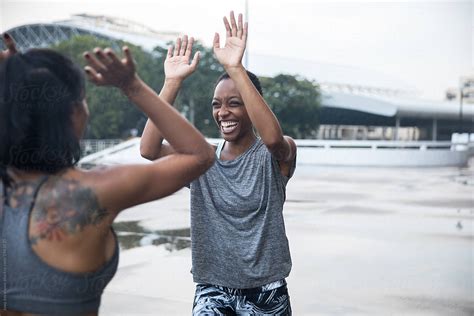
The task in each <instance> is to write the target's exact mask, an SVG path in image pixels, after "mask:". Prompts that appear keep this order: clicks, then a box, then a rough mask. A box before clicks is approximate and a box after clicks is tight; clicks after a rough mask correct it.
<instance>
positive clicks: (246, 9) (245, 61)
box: [244, 0, 249, 69]
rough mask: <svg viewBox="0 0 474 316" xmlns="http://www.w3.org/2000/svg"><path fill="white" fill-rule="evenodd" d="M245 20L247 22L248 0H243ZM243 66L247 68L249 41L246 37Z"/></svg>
mask: <svg viewBox="0 0 474 316" xmlns="http://www.w3.org/2000/svg"><path fill="white" fill-rule="evenodd" d="M245 20H247V22H248V21H249V1H248V0H245ZM244 67H245V69H248V67H249V41H248V38H247V48H246V51H245V56H244Z"/></svg>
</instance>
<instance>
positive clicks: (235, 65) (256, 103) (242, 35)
mask: <svg viewBox="0 0 474 316" xmlns="http://www.w3.org/2000/svg"><path fill="white" fill-rule="evenodd" d="M242 19H243V18H242V14H239V17H238V25H237V22H236V20H235V17H234V13H233V12H231V13H230V23H229V21H228V20H227V17H224V25H225V28H226V41H225V46H224V47H222V48H221V47H220V44H219V34H218V33H216V34H215V36H214V53H215V55H216V57H217V59H218V61H219V62H220V63H221V64H222V66H224V69H225V70H226V72H227V73H228V74H229V76H230V78H231V79H232V80H233V81H234V83H235V85H236V87H237V89H238V90H239V93H240V95H241V96H242V99H243V101H244V103H245V108H246V109H247V113H248V115H249V117H250V120H251V121H252V124H253V125H254V126H255V128H256V129H257V131H258V133H259V135H260V137H261V138H262V141H263V142H264V143H265V145H266V146H267V148H268V150H269V151H270V152H271V153H272V155H273V156H274V157H275V158H276V159H277V160H278V161H280V162H283V163H285V162H288V163H291V162H292V161H293V159H294V158H295V156H296V145H295V142H294V141H293V139H292V138H291V137H289V136H284V135H283V132H282V129H281V127H280V123H279V122H278V120H277V118H276V117H275V115H274V114H273V112H272V110H271V109H270V107H269V106H268V105H267V103H266V102H265V100H264V99H263V97H262V96H261V95H260V93H259V92H258V91H257V89H256V88H255V87H254V85H253V84H252V82H251V81H250V78H249V77H248V75H247V73H246V71H245V68H244V66H243V65H242V57H243V55H244V51H245V47H246V42H247V32H248V25H247V23H245V24H243V21H242Z"/></svg>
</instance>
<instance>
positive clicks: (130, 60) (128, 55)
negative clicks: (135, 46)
mask: <svg viewBox="0 0 474 316" xmlns="http://www.w3.org/2000/svg"><path fill="white" fill-rule="evenodd" d="M122 50H123V53H124V55H125V64H127V65H132V66H135V62H134V61H133V56H132V52H131V51H130V48H128V46H124V47H122Z"/></svg>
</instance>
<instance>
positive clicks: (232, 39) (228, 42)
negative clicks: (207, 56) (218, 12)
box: [213, 11, 248, 68]
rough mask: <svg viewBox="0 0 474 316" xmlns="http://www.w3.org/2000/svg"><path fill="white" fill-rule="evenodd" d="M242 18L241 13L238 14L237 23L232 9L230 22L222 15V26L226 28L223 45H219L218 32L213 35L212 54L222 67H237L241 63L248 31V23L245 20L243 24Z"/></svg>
mask: <svg viewBox="0 0 474 316" xmlns="http://www.w3.org/2000/svg"><path fill="white" fill-rule="evenodd" d="M242 19H243V18H242V14H239V17H238V24H237V23H236V21H235V16H234V11H231V12H230V24H229V21H228V20H227V17H224V26H225V29H226V39H225V45H224V47H222V48H221V47H220V43H219V33H216V34H215V35H214V43H213V46H214V54H215V55H216V58H217V60H218V61H219V63H220V64H221V65H222V66H224V68H233V67H239V66H241V65H242V57H243V56H244V52H245V46H246V43H247V32H248V24H247V22H245V24H244V23H243V21H242Z"/></svg>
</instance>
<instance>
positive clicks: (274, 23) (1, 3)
mask: <svg viewBox="0 0 474 316" xmlns="http://www.w3.org/2000/svg"><path fill="white" fill-rule="evenodd" d="M231 9H233V10H234V11H236V12H243V13H244V12H245V0H225V1H223V0H200V1H199V0H181V1H177V0H175V1H162V0H154V1H153V0H136V1H130V0H114V1H113V0H95V1H92V0H61V1H59V0H50V1H42V0H29V1H24V0H16V1H12V0H0V31H1V32H3V31H5V30H8V29H10V28H12V27H15V26H19V25H22V24H27V23H37V22H52V21H57V20H63V19H67V18H68V17H69V16H70V15H71V14H78V13H88V14H97V15H102V14H103V15H109V16H113V17H121V18H126V19H129V20H133V21H136V22H139V23H142V24H145V25H147V26H150V27H151V28H153V29H156V30H158V31H177V32H182V33H187V34H190V35H193V36H194V37H196V38H198V39H200V40H201V41H202V42H204V44H207V45H210V44H211V42H212V38H213V35H214V32H220V33H221V34H223V33H224V27H223V23H222V17H223V16H224V15H225V14H226V13H228V12H229V11H230V10H231ZM248 13H249V14H248V16H247V20H248V21H249V39H248V50H249V58H250V60H252V54H259V55H263V56H264V55H269V56H279V57H284V58H292V59H299V60H301V62H303V63H304V62H305V61H314V62H318V63H327V64H333V65H343V66H349V67H356V68H359V69H365V70H367V71H374V72H377V73H382V74H384V75H386V76H388V77H391V78H395V79H397V80H399V81H401V82H403V83H405V84H406V85H407V86H409V87H412V88H413V89H415V90H417V91H418V92H419V96H420V97H422V98H426V99H435V100H441V99H443V98H444V95H445V91H446V89H447V88H456V87H458V86H459V80H460V77H461V76H467V75H474V19H473V18H474V0H451V1H447V0H446V1H424V0H423V1H416V0H415V1H409V0H398V1H396V0H392V1H387V0H378V1H376V0H370V1H367V0H366V1H360V0H352V1H348V0H346V1H337V0H333V1H330V0H314V1H309V0H293V1H291V0H272V1H270V0H248ZM250 65H251V63H250ZM308 65H309V63H308ZM316 80H317V78H316Z"/></svg>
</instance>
